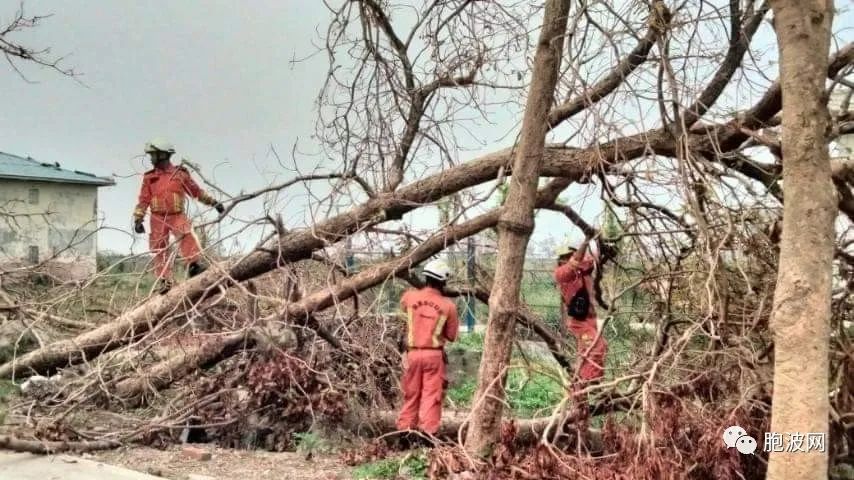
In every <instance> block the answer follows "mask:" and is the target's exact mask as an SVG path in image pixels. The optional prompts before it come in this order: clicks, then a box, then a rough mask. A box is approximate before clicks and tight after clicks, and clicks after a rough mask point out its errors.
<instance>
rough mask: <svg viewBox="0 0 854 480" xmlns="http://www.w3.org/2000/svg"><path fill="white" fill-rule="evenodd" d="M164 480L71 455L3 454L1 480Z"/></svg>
mask: <svg viewBox="0 0 854 480" xmlns="http://www.w3.org/2000/svg"><path fill="white" fill-rule="evenodd" d="M158 479H159V480H163V479H162V478H160V477H153V476H151V475H146V474H144V473H139V472H134V471H133V470H127V469H124V468H120V467H114V466H112V465H106V464H103V463H98V462H93V461H91V460H86V459H85V458H79V457H72V456H70V455H50V456H44V455H32V454H29V453H13V452H7V451H2V450H0V480H158Z"/></svg>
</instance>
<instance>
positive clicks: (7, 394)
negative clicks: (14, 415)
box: [0, 380, 18, 425]
mask: <svg viewBox="0 0 854 480" xmlns="http://www.w3.org/2000/svg"><path fill="white" fill-rule="evenodd" d="M17 391H18V387H17V386H16V385H15V384H14V383H13V382H12V381H11V380H0V425H2V424H3V422H4V421H5V420H6V410H7V406H8V402H9V399H10V398H11V397H12V395H13V394H14V393H16V392H17Z"/></svg>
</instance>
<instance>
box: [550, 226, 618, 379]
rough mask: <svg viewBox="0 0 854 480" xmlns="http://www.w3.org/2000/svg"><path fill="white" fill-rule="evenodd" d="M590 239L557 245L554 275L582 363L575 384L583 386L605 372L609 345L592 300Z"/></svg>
mask: <svg viewBox="0 0 854 480" xmlns="http://www.w3.org/2000/svg"><path fill="white" fill-rule="evenodd" d="M587 243H588V242H587V241H585V242H584V243H583V244H582V245H581V247H580V248H574V247H570V246H563V247H560V248H558V250H557V252H556V253H557V257H558V265H557V267H556V268H555V271H554V278H555V281H556V282H557V284H558V288H559V289H560V294H561V297H562V299H563V305H562V308H561V310H562V315H561V316H562V317H563V319H564V322H565V324H566V327H567V330H569V332H570V333H571V334H572V335H573V336H574V337H575V341H576V345H577V349H576V350H577V352H578V355H579V357H580V362H581V365H580V367H579V369H578V376H579V377H580V379H581V383H580V384H576V385H574V386H573V390H574V391H578V390H581V389H582V388H584V387H585V386H587V384H589V383H590V382H592V381H595V380H598V379H600V378H602V375H603V374H604V372H605V368H604V366H605V354H606V353H607V350H608V345H607V343H606V342H605V338H604V337H602V335H600V334H599V328H598V324H597V318H596V309H595V307H594V304H593V298H594V290H593V280H592V278H591V274H592V273H593V269H594V266H595V264H596V259H595V258H593V256H591V255H585V250H587Z"/></svg>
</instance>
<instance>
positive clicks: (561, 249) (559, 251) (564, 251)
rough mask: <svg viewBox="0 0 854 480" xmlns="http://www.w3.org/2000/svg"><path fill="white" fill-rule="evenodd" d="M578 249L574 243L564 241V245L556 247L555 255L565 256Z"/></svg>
mask: <svg viewBox="0 0 854 480" xmlns="http://www.w3.org/2000/svg"><path fill="white" fill-rule="evenodd" d="M576 250H578V249H577V248H575V246H573V245H572V244H570V243H564V244H563V245H560V246H558V247H557V248H556V249H555V256H556V257H563V256H566V255H569V254H571V253H574V252H575V251H576Z"/></svg>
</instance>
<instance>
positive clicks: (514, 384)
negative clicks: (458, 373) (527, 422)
mask: <svg viewBox="0 0 854 480" xmlns="http://www.w3.org/2000/svg"><path fill="white" fill-rule="evenodd" d="M476 389H477V379H476V378H468V379H466V380H464V381H463V382H460V383H457V384H452V385H451V386H450V388H449V389H448V400H450V401H452V402H453V403H454V404H455V405H457V406H461V407H468V406H471V401H472V398H473V397H474V393H475V390H476ZM564 391H565V389H564V388H563V386H562V385H561V382H560V381H559V380H558V379H557V378H554V377H551V376H549V375H546V374H544V373H540V372H536V371H528V370H525V369H521V368H515V369H512V370H510V373H509V375H508V379H507V401H508V403H509V405H510V408H511V409H512V410H513V413H514V415H515V416H517V417H522V418H526V417H532V416H536V415H540V414H543V413H544V412H543V411H544V410H549V409H551V408H552V407H554V406H555V405H557V404H558V403H559V402H560V401H561V399H562V398H563V396H564Z"/></svg>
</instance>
